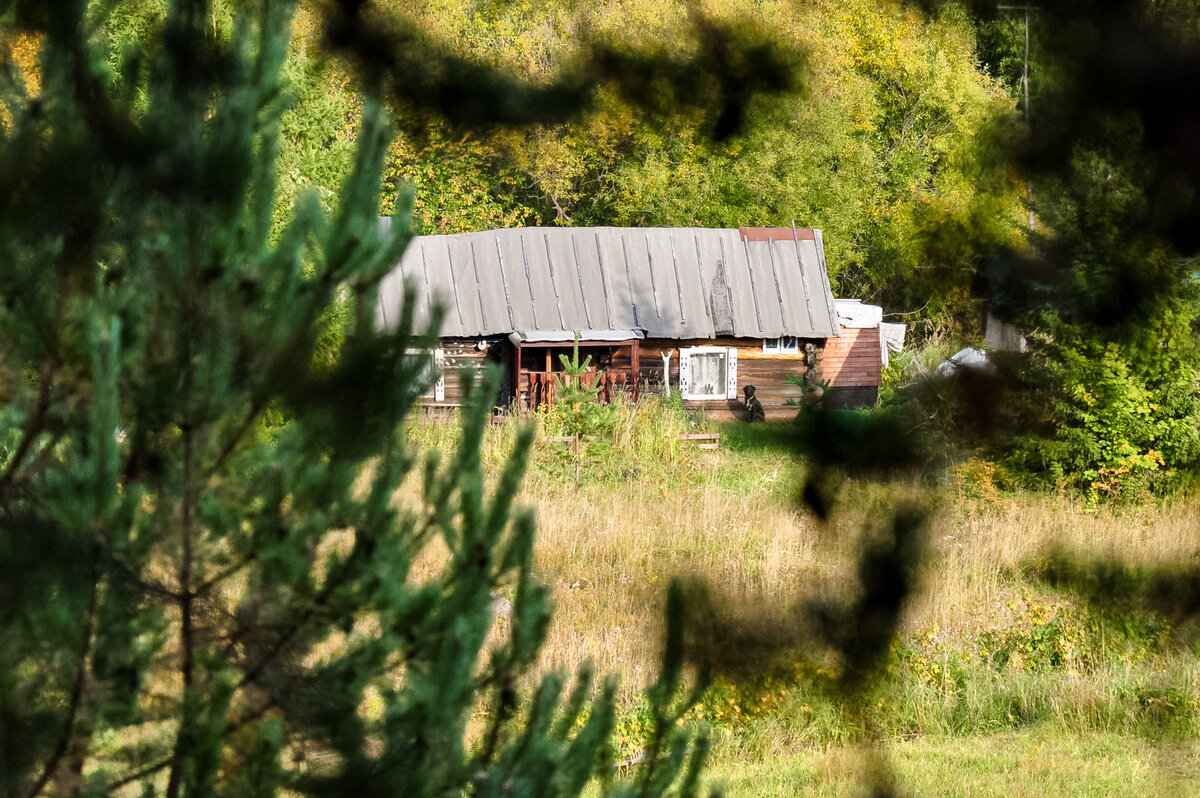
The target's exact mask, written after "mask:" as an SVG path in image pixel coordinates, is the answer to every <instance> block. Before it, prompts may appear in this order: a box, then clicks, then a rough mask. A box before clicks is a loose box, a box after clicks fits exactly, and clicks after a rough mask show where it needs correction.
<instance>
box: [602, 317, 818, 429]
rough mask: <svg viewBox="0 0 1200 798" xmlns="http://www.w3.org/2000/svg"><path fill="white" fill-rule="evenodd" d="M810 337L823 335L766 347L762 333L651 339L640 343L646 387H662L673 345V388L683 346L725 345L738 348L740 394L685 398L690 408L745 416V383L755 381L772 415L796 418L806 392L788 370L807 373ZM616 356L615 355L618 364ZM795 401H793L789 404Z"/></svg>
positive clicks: (658, 391)
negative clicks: (791, 345) (665, 357)
mask: <svg viewBox="0 0 1200 798" xmlns="http://www.w3.org/2000/svg"><path fill="white" fill-rule="evenodd" d="M806 343H812V344H814V345H816V346H818V347H820V345H821V344H822V343H823V341H821V340H819V339H817V340H805V339H801V341H800V351H798V352H786V353H767V352H763V351H762V339H761V338H731V337H723V338H697V339H692V340H682V341H678V340H672V339H653V338H651V339H647V340H645V341H643V342H642V345H641V384H642V386H643V387H644V390H645V391H648V392H650V393H654V394H661V393H662V392H663V361H662V354H663V352H666V351H670V350H674V353H673V354H672V355H671V373H670V375H669V377H670V381H671V391H672V393H674V392H675V391H677V390H679V350H680V349H687V348H690V347H693V346H709V347H724V348H727V349H736V350H737V388H738V390H737V398H736V399H704V400H697V399H690V400H687V401H686V402H685V405H686V406H687V407H688V409H691V410H703V411H704V412H705V413H707V414H708V415H709V416H711V417H712V418H716V419H720V420H722V421H728V420H732V419H741V418H743V417H744V416H745V413H746V408H745V405H744V404H743V403H742V397H743V394H742V389H743V388H745V386H747V385H753V386H754V389H755V394H756V396H757V397H758V401H760V402H762V405H763V412H764V413H765V414H766V417H767V418H768V419H772V420H775V419H788V418H794V417H795V415H796V413H797V412H798V411H799V407H798V406H797V405H798V403H799V402H800V401H801V400H802V399H803V398H804V389H803V388H802V387H801V386H799V385H793V384H790V383H788V382H787V381H786V380H787V377H788V375H795V376H796V377H803V376H804V374H805V373H806V372H807V371H808V364H807V363H806V362H805V358H804V345H805V344H806ZM615 365H616V362H615V361H614V366H615ZM789 401H792V402H796V403H797V404H795V405H790V404H788V402H789Z"/></svg>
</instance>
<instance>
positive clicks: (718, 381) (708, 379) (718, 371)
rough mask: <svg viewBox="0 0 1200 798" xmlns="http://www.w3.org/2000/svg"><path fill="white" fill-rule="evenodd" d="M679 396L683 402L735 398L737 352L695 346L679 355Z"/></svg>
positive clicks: (734, 350)
mask: <svg viewBox="0 0 1200 798" xmlns="http://www.w3.org/2000/svg"><path fill="white" fill-rule="evenodd" d="M679 392H680V393H681V394H683V398H684V399H726V398H733V397H736V396H737V350H736V349H723V348H718V347H713V346H696V347H692V348H690V349H682V350H680V352H679Z"/></svg>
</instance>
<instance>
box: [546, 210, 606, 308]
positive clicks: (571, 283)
mask: <svg viewBox="0 0 1200 798" xmlns="http://www.w3.org/2000/svg"><path fill="white" fill-rule="evenodd" d="M539 237H540V238H541V239H542V242H543V243H542V246H543V247H548V248H549V252H550V256H551V258H552V260H551V263H552V265H553V267H554V272H553V275H554V279H555V280H556V282H557V285H558V299H559V303H560V304H561V305H562V310H563V320H564V325H565V328H566V329H568V330H589V329H591V328H592V327H594V326H595V325H594V324H592V323H591V322H590V321H589V319H590V318H591V307H590V306H587V305H585V302H586V297H585V296H584V294H583V290H584V289H583V286H581V285H580V280H579V269H578V268H577V267H576V263H575V248H574V247H573V246H571V233H570V231H569V230H561V229H560V230H542V231H541V235H540V236H539Z"/></svg>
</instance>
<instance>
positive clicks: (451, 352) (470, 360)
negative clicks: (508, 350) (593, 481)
mask: <svg viewBox="0 0 1200 798" xmlns="http://www.w3.org/2000/svg"><path fill="white" fill-rule="evenodd" d="M476 343H477V342H476V340H475V339H444V340H443V341H442V342H441V343H440V344H439V345H438V347H439V348H440V349H441V350H442V358H443V361H442V362H443V368H442V377H443V379H444V381H445V391H444V395H443V397H442V398H441V399H437V398H435V396H434V394H433V391H430V392H429V393H427V394H426V395H425V396H423V397H421V399H420V400H419V402H418V403H419V404H420V405H422V406H423V407H424V408H425V413H426V414H427V415H436V414H437V413H438V412H439V411H441V410H453V409H455V408H459V407H461V406H462V403H463V394H464V391H463V386H464V383H463V370H464V369H465V370H466V371H467V373H468V374H469V375H471V376H472V377H473V378H475V379H478V378H479V377H480V376H481V375H482V374H483V369H484V367H485V366H486V365H487V364H488V363H496V364H502V362H503V358H504V354H505V353H504V349H505V347H507V346H508V344H507V342H497V343H492V344H489V345H488V346H487V347H486V348H485V349H483V350H482V351H481V350H479V349H477V348H476ZM508 391H509V388H508V385H507V380H506V382H505V384H504V385H502V386H501V390H500V396H499V397H498V398H497V403H498V404H500V405H501V406H503V405H504V404H505V403H506V402H507V401H508V398H507V392H508Z"/></svg>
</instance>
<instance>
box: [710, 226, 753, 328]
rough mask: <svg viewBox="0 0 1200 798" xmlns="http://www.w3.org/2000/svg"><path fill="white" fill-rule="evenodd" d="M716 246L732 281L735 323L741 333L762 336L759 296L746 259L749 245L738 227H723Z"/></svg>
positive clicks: (728, 281) (729, 282) (731, 302)
mask: <svg viewBox="0 0 1200 798" xmlns="http://www.w3.org/2000/svg"><path fill="white" fill-rule="evenodd" d="M717 246H718V248H719V249H720V250H721V256H722V257H723V258H724V264H725V280H726V282H727V283H728V285H729V290H730V293H731V294H732V299H731V301H730V304H731V306H732V309H733V324H734V326H735V327H736V328H737V334H738V335H739V336H746V337H750V338H761V337H762V323H761V322H760V321H759V316H760V315H761V314H760V311H759V310H758V308H757V305H756V299H755V296H754V294H753V292H751V291H750V290H749V288H748V286H749V285H750V265H749V261H748V260H747V259H746V249H745V247H744V246H742V241H741V239H740V238H739V237H738V234H737V231H736V230H722V231H721V235H720V236H719V237H718V239H717Z"/></svg>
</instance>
